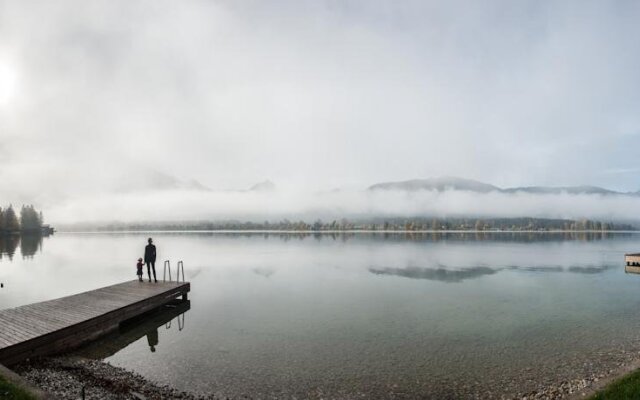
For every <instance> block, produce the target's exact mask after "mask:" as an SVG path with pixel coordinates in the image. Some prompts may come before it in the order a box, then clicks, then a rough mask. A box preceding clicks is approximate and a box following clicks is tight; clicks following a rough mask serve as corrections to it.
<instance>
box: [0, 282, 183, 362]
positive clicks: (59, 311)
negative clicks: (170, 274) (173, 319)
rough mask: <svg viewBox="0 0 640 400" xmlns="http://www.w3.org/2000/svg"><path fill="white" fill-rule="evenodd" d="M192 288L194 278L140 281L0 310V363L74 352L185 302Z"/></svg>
mask: <svg viewBox="0 0 640 400" xmlns="http://www.w3.org/2000/svg"><path fill="white" fill-rule="evenodd" d="M190 289H191V285H190V284H189V282H182V283H176V282H158V283H150V282H146V281H145V282H139V281H137V280H135V281H130V282H124V283H120V284H117V285H112V286H107V287H104V288H101V289H97V290H91V291H89V292H85V293H80V294H76V295H73V296H68V297H62V298H59V299H55V300H49V301H45V302H42V303H34V304H29V305H26V306H22V307H16V308H10V309H6V310H0V364H4V365H11V364H15V363H17V362H20V361H23V360H25V359H27V358H31V357H37V356H45V355H50V354H55V353H61V352H64V351H68V350H71V349H73V348H76V347H78V346H80V345H82V344H85V343H88V342H90V341H92V340H95V339H97V338H99V337H101V336H103V335H106V334H108V333H111V332H113V331H115V330H117V329H118V327H119V326H120V324H121V323H122V322H125V321H127V320H129V319H131V318H134V317H136V316H139V315H141V314H144V313H146V312H149V311H151V310H154V309H156V308H158V307H160V306H162V305H163V304H166V303H168V302H171V301H173V300H175V299H176V298H179V297H181V298H182V299H184V300H186V299H187V293H188V292H189V291H190Z"/></svg>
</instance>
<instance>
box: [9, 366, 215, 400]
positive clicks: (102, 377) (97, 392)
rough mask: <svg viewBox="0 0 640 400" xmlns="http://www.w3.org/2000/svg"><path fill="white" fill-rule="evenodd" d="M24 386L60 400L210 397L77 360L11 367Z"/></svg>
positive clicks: (198, 399)
mask: <svg viewBox="0 0 640 400" xmlns="http://www.w3.org/2000/svg"><path fill="white" fill-rule="evenodd" d="M13 370H14V371H15V372H16V373H18V374H19V375H21V376H22V377H23V378H24V379H25V380H26V381H27V382H29V383H30V384H32V385H33V386H35V387H38V388H40V389H42V390H44V391H46V392H47V393H49V394H51V395H53V396H55V397H56V398H58V399H60V400H67V399H69V400H77V399H80V398H82V397H81V393H82V388H83V387H84V392H85V399H87V400H93V399H96V400H97V399H106V400H116V399H117V400H144V399H147V400H156V399H157V400H161V399H184V400H205V399H207V400H209V399H217V398H216V397H214V396H212V395H205V394H196V393H186V392H180V391H178V390H175V389H173V388H171V387H169V386H160V385H156V384H154V383H152V382H149V381H148V380H146V379H145V378H143V377H142V376H140V375H137V374H135V373H133V372H130V371H127V370H124V369H122V368H118V367H114V366H112V365H110V364H108V363H105V362H102V361H97V360H89V359H84V358H79V357H56V358H45V359H40V360H36V361H29V362H24V363H22V364H19V365H17V366H14V367H13Z"/></svg>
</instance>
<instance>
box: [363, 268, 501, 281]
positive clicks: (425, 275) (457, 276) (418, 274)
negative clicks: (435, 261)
mask: <svg viewBox="0 0 640 400" xmlns="http://www.w3.org/2000/svg"><path fill="white" fill-rule="evenodd" d="M498 271H500V270H499V269H493V268H489V267H471V268H463V269H453V270H452V269H445V268H419V267H407V268H369V272H371V273H373V274H376V275H396V276H402V277H404V278H411V279H428V280H431V281H440V282H449V283H452V282H462V281H464V280H465V279H475V278H479V277H481V276H484V275H492V274H495V273H496V272H498Z"/></svg>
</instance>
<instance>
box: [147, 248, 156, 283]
mask: <svg viewBox="0 0 640 400" xmlns="http://www.w3.org/2000/svg"><path fill="white" fill-rule="evenodd" d="M148 242H149V244H148V245H147V246H146V247H145V248H144V262H145V263H146V264H147V274H149V282H151V270H152V269H153V280H154V281H156V283H158V279H156V246H155V245H154V244H153V239H151V238H149V240H148Z"/></svg>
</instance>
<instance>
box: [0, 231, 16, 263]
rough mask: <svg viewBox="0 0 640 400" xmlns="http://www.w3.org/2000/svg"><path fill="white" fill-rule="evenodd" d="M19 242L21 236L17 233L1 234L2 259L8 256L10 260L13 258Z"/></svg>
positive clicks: (0, 257) (0, 249)
mask: <svg viewBox="0 0 640 400" xmlns="http://www.w3.org/2000/svg"><path fill="white" fill-rule="evenodd" d="M19 242H20V236H17V235H5V236H0V259H2V257H8V258H9V260H13V256H14V255H15V254H16V248H17V247H18V243H19Z"/></svg>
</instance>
